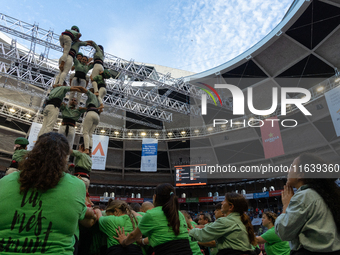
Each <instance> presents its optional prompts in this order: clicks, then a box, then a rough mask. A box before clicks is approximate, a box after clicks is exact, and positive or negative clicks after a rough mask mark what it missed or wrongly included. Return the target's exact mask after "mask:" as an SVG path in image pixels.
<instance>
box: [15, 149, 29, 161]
mask: <svg viewBox="0 0 340 255" xmlns="http://www.w3.org/2000/svg"><path fill="white" fill-rule="evenodd" d="M27 152H28V151H27V150H24V149H22V150H15V151H14V153H13V156H12V160H15V161H16V162H20V161H21V160H22V159H24V156H25V155H26V154H27Z"/></svg>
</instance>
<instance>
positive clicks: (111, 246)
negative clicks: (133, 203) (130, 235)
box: [95, 200, 143, 255]
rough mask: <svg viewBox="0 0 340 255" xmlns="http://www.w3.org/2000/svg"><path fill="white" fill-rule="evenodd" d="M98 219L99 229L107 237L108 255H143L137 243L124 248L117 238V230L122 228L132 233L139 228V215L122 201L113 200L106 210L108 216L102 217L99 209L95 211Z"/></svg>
mask: <svg viewBox="0 0 340 255" xmlns="http://www.w3.org/2000/svg"><path fill="white" fill-rule="evenodd" d="M95 212H96V215H97V217H98V223H99V229H100V230H101V231H102V232H104V233H105V234H106V236H107V248H108V249H107V251H106V254H107V255H130V254H131V255H142V254H143V253H142V249H141V247H140V246H138V245H137V243H135V242H134V243H132V244H130V245H128V246H125V247H123V246H122V245H121V244H120V243H119V242H118V241H117V240H116V238H115V237H117V236H118V235H117V232H116V229H117V228H119V227H121V228H124V230H125V231H127V232H132V231H133V230H134V229H136V228H137V225H138V219H137V218H139V220H140V219H141V218H142V217H141V216H140V215H139V214H137V213H135V212H134V211H132V210H130V208H129V206H128V204H127V203H126V202H125V201H122V200H113V201H111V202H110V205H109V206H108V207H107V208H106V215H107V216H102V213H101V211H100V210H99V209H95Z"/></svg>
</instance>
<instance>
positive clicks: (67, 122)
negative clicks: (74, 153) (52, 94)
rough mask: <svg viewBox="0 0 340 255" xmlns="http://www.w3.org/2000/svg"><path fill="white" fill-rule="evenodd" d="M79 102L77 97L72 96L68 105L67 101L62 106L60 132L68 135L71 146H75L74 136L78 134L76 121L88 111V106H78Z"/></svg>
mask: <svg viewBox="0 0 340 255" xmlns="http://www.w3.org/2000/svg"><path fill="white" fill-rule="evenodd" d="M77 104H78V102H77V99H76V98H70V99H69V103H68V106H67V105H66V104H65V103H62V104H61V106H60V112H61V117H62V122H61V126H60V127H59V131H58V133H59V134H63V135H64V136H65V137H66V139H67V141H68V143H69V145H70V148H73V142H74V137H75V135H76V122H77V121H78V120H79V118H80V116H81V115H82V114H83V113H84V112H86V108H82V107H79V108H77Z"/></svg>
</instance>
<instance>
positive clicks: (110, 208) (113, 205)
mask: <svg viewBox="0 0 340 255" xmlns="http://www.w3.org/2000/svg"><path fill="white" fill-rule="evenodd" d="M116 209H118V210H121V211H122V213H124V214H127V215H128V216H129V217H130V220H131V223H132V227H133V229H135V228H136V225H137V224H138V221H137V219H136V217H135V216H134V215H133V214H132V212H131V210H130V207H129V205H128V204H127V203H126V202H125V201H122V200H113V199H112V200H110V203H109V204H108V205H107V207H106V212H110V213H112V214H114V212H115V210H116Z"/></svg>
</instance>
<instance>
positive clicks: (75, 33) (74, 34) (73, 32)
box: [65, 29, 79, 38]
mask: <svg viewBox="0 0 340 255" xmlns="http://www.w3.org/2000/svg"><path fill="white" fill-rule="evenodd" d="M65 32H70V33H71V34H73V36H74V38H77V36H78V34H79V32H77V31H75V30H72V29H66V30H65Z"/></svg>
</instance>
